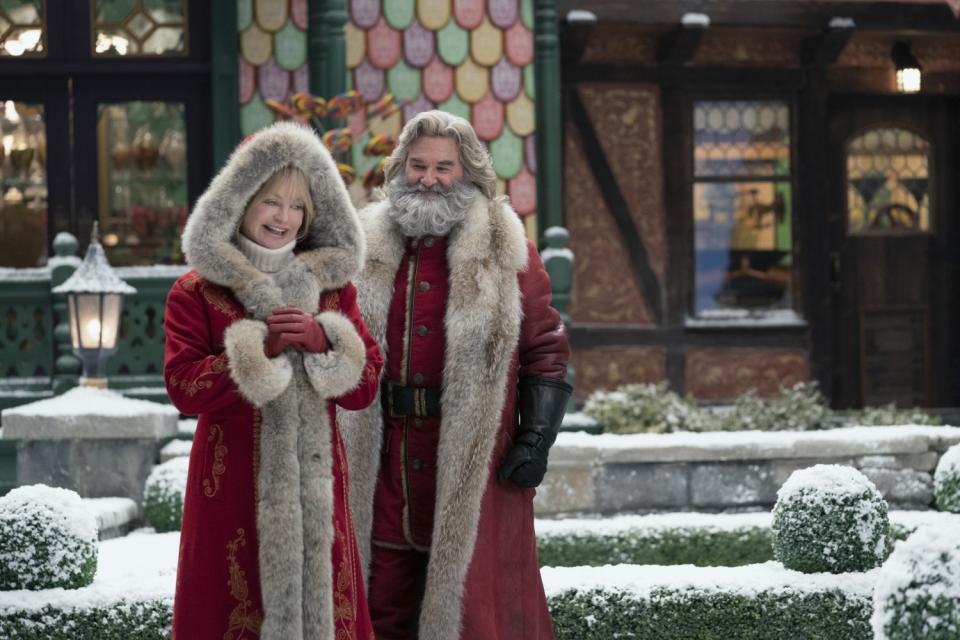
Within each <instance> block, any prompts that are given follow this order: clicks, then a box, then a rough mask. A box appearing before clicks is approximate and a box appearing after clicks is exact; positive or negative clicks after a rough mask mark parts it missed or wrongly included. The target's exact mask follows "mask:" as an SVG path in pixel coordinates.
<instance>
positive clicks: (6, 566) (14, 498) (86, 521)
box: [0, 485, 97, 638]
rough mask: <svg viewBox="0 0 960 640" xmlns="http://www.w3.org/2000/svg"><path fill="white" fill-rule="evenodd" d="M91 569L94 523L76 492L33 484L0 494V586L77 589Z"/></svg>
mask: <svg viewBox="0 0 960 640" xmlns="http://www.w3.org/2000/svg"><path fill="white" fill-rule="evenodd" d="M96 570H97V523H96V520H95V519H94V516H93V514H92V513H90V511H88V510H87V509H86V508H85V507H84V506H83V502H82V500H81V499H80V496H79V495H77V494H76V493H75V492H73V491H69V490H67V489H57V488H54V487H47V486H44V485H32V486H27V487H18V488H16V489H14V490H13V491H11V492H10V493H8V494H7V495H5V496H3V497H2V498H0V590H5V591H9V590H14V589H31V590H35V589H49V588H54V587H62V588H64V589H76V588H78V587H82V586H85V585H88V584H90V582H91V581H92V580H93V575H94V573H95V572H96ZM0 637H4V638H6V637H15V636H7V635H3V634H0ZM16 637H19V636H16Z"/></svg>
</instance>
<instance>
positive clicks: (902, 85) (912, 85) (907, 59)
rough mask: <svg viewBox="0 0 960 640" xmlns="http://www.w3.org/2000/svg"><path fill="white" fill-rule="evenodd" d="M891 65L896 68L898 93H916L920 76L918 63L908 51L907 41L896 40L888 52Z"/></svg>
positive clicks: (918, 89)
mask: <svg viewBox="0 0 960 640" xmlns="http://www.w3.org/2000/svg"><path fill="white" fill-rule="evenodd" d="M890 57H891V58H892V59H893V66H894V67H896V69H897V91H899V92H900V93H917V92H918V91H920V85H921V78H922V75H921V73H920V63H919V62H917V59H916V58H915V57H914V56H913V52H912V51H910V43H909V42H897V43H896V44H894V45H893V50H892V51H891V52H890Z"/></svg>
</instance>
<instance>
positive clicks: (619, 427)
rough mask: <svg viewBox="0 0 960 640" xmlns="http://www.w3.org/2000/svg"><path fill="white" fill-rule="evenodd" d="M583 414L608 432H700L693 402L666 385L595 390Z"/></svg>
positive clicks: (630, 385) (624, 386)
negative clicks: (608, 390) (609, 390)
mask: <svg viewBox="0 0 960 640" xmlns="http://www.w3.org/2000/svg"><path fill="white" fill-rule="evenodd" d="M583 412H584V413H585V414H587V415H588V416H590V417H591V418H593V419H594V420H596V421H597V422H599V423H600V424H602V425H603V428H604V431H605V432H607V433H670V432H673V431H700V430H702V427H701V424H700V422H701V420H702V415H701V412H700V411H699V410H698V409H697V406H696V403H694V402H693V401H692V400H689V399H684V398H681V397H680V396H679V395H677V394H676V393H674V392H673V391H670V390H669V389H668V388H667V383H665V382H661V383H660V384H627V385H623V386H621V387H618V388H617V390H616V391H612V392H606V391H595V392H593V393H592V394H590V397H589V398H587V402H586V404H585V405H584V407H583Z"/></svg>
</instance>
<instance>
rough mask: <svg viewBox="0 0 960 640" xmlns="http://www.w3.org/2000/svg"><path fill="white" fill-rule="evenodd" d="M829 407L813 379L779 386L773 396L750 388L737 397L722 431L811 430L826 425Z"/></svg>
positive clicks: (823, 427)
mask: <svg viewBox="0 0 960 640" xmlns="http://www.w3.org/2000/svg"><path fill="white" fill-rule="evenodd" d="M829 418H830V409H829V408H828V407H827V403H826V400H825V399H824V397H823V394H821V393H820V390H819V389H818V388H817V384H816V383H815V382H798V383H797V384H795V385H793V386H792V387H780V394H779V395H778V396H777V397H776V398H769V399H766V398H761V397H759V396H758V395H757V392H756V391H753V390H750V391H748V392H747V393H745V394H743V395H741V396H738V397H737V400H736V402H735V403H734V405H733V411H732V412H731V413H730V414H728V415H727V417H726V423H725V425H724V426H723V429H724V430H725V431H735V430H748V431H749V430H757V431H810V430H814V429H826V428H828V427H829V424H828V420H829Z"/></svg>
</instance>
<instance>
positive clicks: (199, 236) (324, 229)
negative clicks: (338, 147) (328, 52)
mask: <svg viewBox="0 0 960 640" xmlns="http://www.w3.org/2000/svg"><path fill="white" fill-rule="evenodd" d="M288 165H293V166H295V167H297V168H299V169H300V170H301V171H303V173H304V175H305V176H307V179H308V181H309V183H310V195H311V197H312V199H313V206H314V210H315V211H316V216H314V219H313V222H312V223H311V225H310V229H309V231H308V233H307V236H306V237H305V238H304V239H303V240H301V241H300V242H299V243H298V245H297V256H296V258H295V259H294V260H292V261H291V263H290V264H289V265H287V267H285V268H284V269H283V270H281V271H279V272H278V273H276V274H273V277H272V278H271V276H269V275H267V274H265V273H262V272H261V271H259V270H258V269H257V268H256V267H254V266H253V264H251V262H250V261H249V260H248V259H247V258H246V257H245V256H244V255H243V254H242V253H241V252H240V250H239V249H238V248H237V245H236V243H235V241H234V234H235V233H236V232H237V228H238V226H239V224H240V221H241V219H242V217H243V214H244V211H245V210H246V207H247V203H249V202H250V199H251V198H252V197H253V196H254V195H255V194H256V192H257V191H258V190H259V189H260V187H261V186H263V184H264V183H265V182H266V181H267V180H268V179H269V178H270V176H272V175H273V174H274V173H276V172H277V171H278V170H280V169H282V168H284V167H286V166H288ZM365 248H366V243H365V241H364V237H363V232H362V231H361V229H360V225H359V220H358V218H357V214H356V211H355V209H354V207H353V204H351V202H350V197H349V195H348V194H347V189H346V187H345V186H344V184H343V181H342V180H341V178H340V174H339V172H338V171H337V167H336V164H335V163H334V161H333V158H332V157H331V156H330V152H329V151H327V149H326V148H325V147H324V146H323V144H322V143H321V142H320V139H319V138H317V136H316V135H315V134H314V133H313V132H312V131H311V130H310V129H307V128H306V127H303V126H300V125H297V124H293V123H289V122H281V123H278V124H275V125H273V126H271V127H269V128H267V129H264V130H263V131H260V132H258V133H257V134H255V135H254V136H253V138H252V139H250V141H248V142H247V143H245V144H242V145H241V146H239V147H237V149H236V151H234V152H233V154H232V155H231V156H230V158H229V159H228V160H227V163H226V165H225V166H224V168H223V169H222V170H221V171H220V173H219V174H217V176H216V177H215V178H214V179H213V181H212V182H211V183H210V186H209V187H208V188H207V190H206V192H204V194H203V196H201V197H200V199H199V200H198V201H197V204H196V206H194V209H193V213H192V214H191V215H190V218H189V219H188V220H187V225H186V228H185V229H184V231H183V251H184V254H185V255H186V257H187V262H188V264H190V266H192V267H193V268H194V269H196V270H197V271H198V272H199V273H200V275H202V276H203V277H204V278H206V279H207V280H209V281H210V282H213V283H214V284H218V285H221V286H224V287H227V288H229V289H230V290H231V291H233V293H234V294H235V295H236V296H237V299H238V300H239V301H240V302H241V303H242V304H243V306H244V307H245V308H246V309H247V311H248V312H249V313H250V314H251V316H252V317H254V318H258V319H261V320H262V319H264V318H266V317H267V315H269V313H270V310H271V309H273V308H275V307H277V306H281V305H282V304H292V305H295V306H297V307H300V308H301V309H303V310H304V311H307V312H314V311H316V309H317V299H318V295H316V293H318V291H326V290H328V289H336V288H339V287H342V286H343V285H345V284H346V283H347V282H349V281H350V280H351V279H352V278H353V276H354V275H355V274H356V273H357V271H359V269H360V266H361V265H362V264H363V256H364V252H365ZM309 276H312V277H309ZM307 277H309V279H310V280H313V281H315V282H316V284H317V285H318V288H315V287H313V286H310V287H309V290H306V289H304V288H303V286H301V284H300V283H303V282H304V281H305V279H307ZM285 298H286V299H285Z"/></svg>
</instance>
